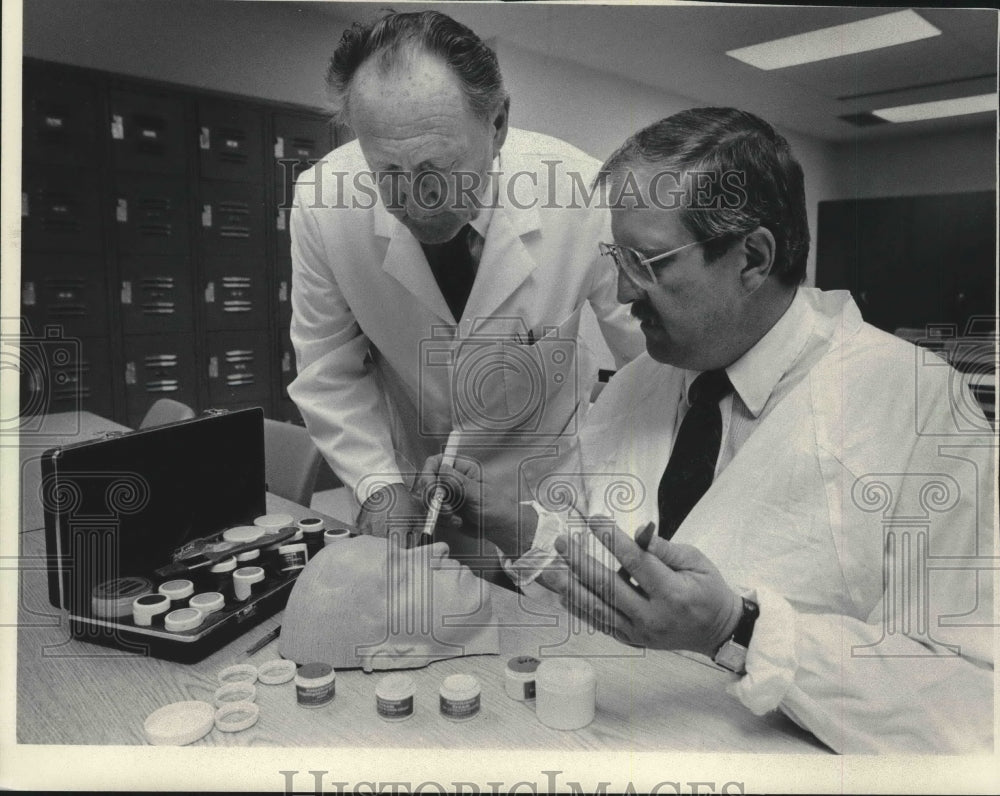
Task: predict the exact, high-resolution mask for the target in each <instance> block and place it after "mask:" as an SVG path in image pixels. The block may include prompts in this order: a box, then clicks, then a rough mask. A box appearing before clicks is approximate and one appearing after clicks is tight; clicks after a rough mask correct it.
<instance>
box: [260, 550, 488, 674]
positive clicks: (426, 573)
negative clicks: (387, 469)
mask: <svg viewBox="0 0 1000 796" xmlns="http://www.w3.org/2000/svg"><path fill="white" fill-rule="evenodd" d="M447 552H448V547H447V545H445V544H442V543H440V542H438V543H435V544H433V545H429V546H426V547H415V548H412V549H409V550H405V549H401V548H398V547H396V546H395V545H394V544H392V543H391V542H389V541H388V540H386V539H379V538H376V537H372V536H359V537H356V538H352V539H345V540H342V541H339V542H336V543H335V544H331V545H327V546H326V547H324V548H323V549H322V550H321V551H319V553H317V554H316V555H315V556H314V557H313V558H312V560H311V561H310V562H309V564H308V565H307V566H306V568H305V570H303V572H302V573H301V574H300V575H299V577H298V580H297V581H296V583H295V587H294V588H293V589H292V594H291V596H290V597H289V599H288V607H287V608H286V609H285V616H284V619H283V621H282V629H281V637H280V646H279V649H280V652H281V654H282V655H283V656H284V657H286V658H290V659H291V660H293V661H295V662H296V663H309V662H310V661H322V662H325V663H329V664H331V665H332V666H333V667H334V668H335V669H352V668H358V667H360V668H362V669H364V670H365V671H372V670H373V669H411V668H417V667H421V666H426V665H427V664H428V663H431V662H432V661H436V660H440V659H442V658H454V657H458V656H461V655H481V654H496V653H497V652H499V635H498V629H497V626H496V624H495V623H493V622H492V621H491V620H492V617H493V611H492V608H491V605H490V596H489V590H488V589H487V588H486V586H485V584H484V583H483V581H481V580H480V579H479V578H477V577H476V576H475V575H473V574H472V572H471V571H470V570H469V569H468V567H464V566H462V565H460V564H459V563H458V562H456V561H453V560H451V559H448V558H446V554H447Z"/></svg>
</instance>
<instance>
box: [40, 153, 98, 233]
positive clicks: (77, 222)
mask: <svg viewBox="0 0 1000 796" xmlns="http://www.w3.org/2000/svg"><path fill="white" fill-rule="evenodd" d="M99 197H100V183H99V180H98V174H97V172H96V171H93V170H91V169H78V168H74V169H72V170H68V169H66V168H65V167H60V168H41V167H38V166H32V167H31V168H30V169H26V170H25V173H24V186H23V188H22V190H21V240H22V245H23V247H24V250H25V251H76V252H99V251H100V250H101V216H100V211H99V209H98V208H99V206H100V199H99Z"/></svg>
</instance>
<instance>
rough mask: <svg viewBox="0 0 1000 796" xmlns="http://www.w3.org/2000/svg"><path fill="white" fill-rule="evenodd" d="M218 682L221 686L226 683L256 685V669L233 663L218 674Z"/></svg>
mask: <svg viewBox="0 0 1000 796" xmlns="http://www.w3.org/2000/svg"><path fill="white" fill-rule="evenodd" d="M219 682H220V683H221V684H222V685H226V684H227V683H256V682H257V667H256V666H251V665H250V664H249V663H234V664H233V665H232V666H227V667H226V668H225V669H223V670H222V671H221V672H219Z"/></svg>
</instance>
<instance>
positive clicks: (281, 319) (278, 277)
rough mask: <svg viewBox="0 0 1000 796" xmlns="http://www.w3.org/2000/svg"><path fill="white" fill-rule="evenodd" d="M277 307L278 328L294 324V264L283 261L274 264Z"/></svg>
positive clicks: (289, 261) (279, 260)
mask: <svg viewBox="0 0 1000 796" xmlns="http://www.w3.org/2000/svg"><path fill="white" fill-rule="evenodd" d="M274 271H275V273H274V295H275V304H274V305H275V306H276V307H277V308H278V326H279V327H284V328H285V329H287V328H288V325H289V324H290V323H291V322H292V263H291V260H282V259H278V261H277V262H276V263H275V264H274Z"/></svg>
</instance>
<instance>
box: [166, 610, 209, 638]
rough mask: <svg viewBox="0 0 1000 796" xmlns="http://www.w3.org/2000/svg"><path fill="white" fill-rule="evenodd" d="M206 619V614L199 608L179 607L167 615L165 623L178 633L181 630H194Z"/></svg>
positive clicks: (170, 629) (168, 628) (169, 628)
mask: <svg viewBox="0 0 1000 796" xmlns="http://www.w3.org/2000/svg"><path fill="white" fill-rule="evenodd" d="M204 621H205V615H204V614H203V613H202V612H201V611H199V610H198V609H197V608H178V609H177V610H176V611H171V612H170V613H169V614H167V615H166V617H165V618H164V619H163V624H164V625H165V626H166V628H167V630H169V631H171V632H174V633H176V632H178V631H181V630H194V629H195V628H196V627H198V626H199V625H200V624H201V623H202V622H204Z"/></svg>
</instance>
